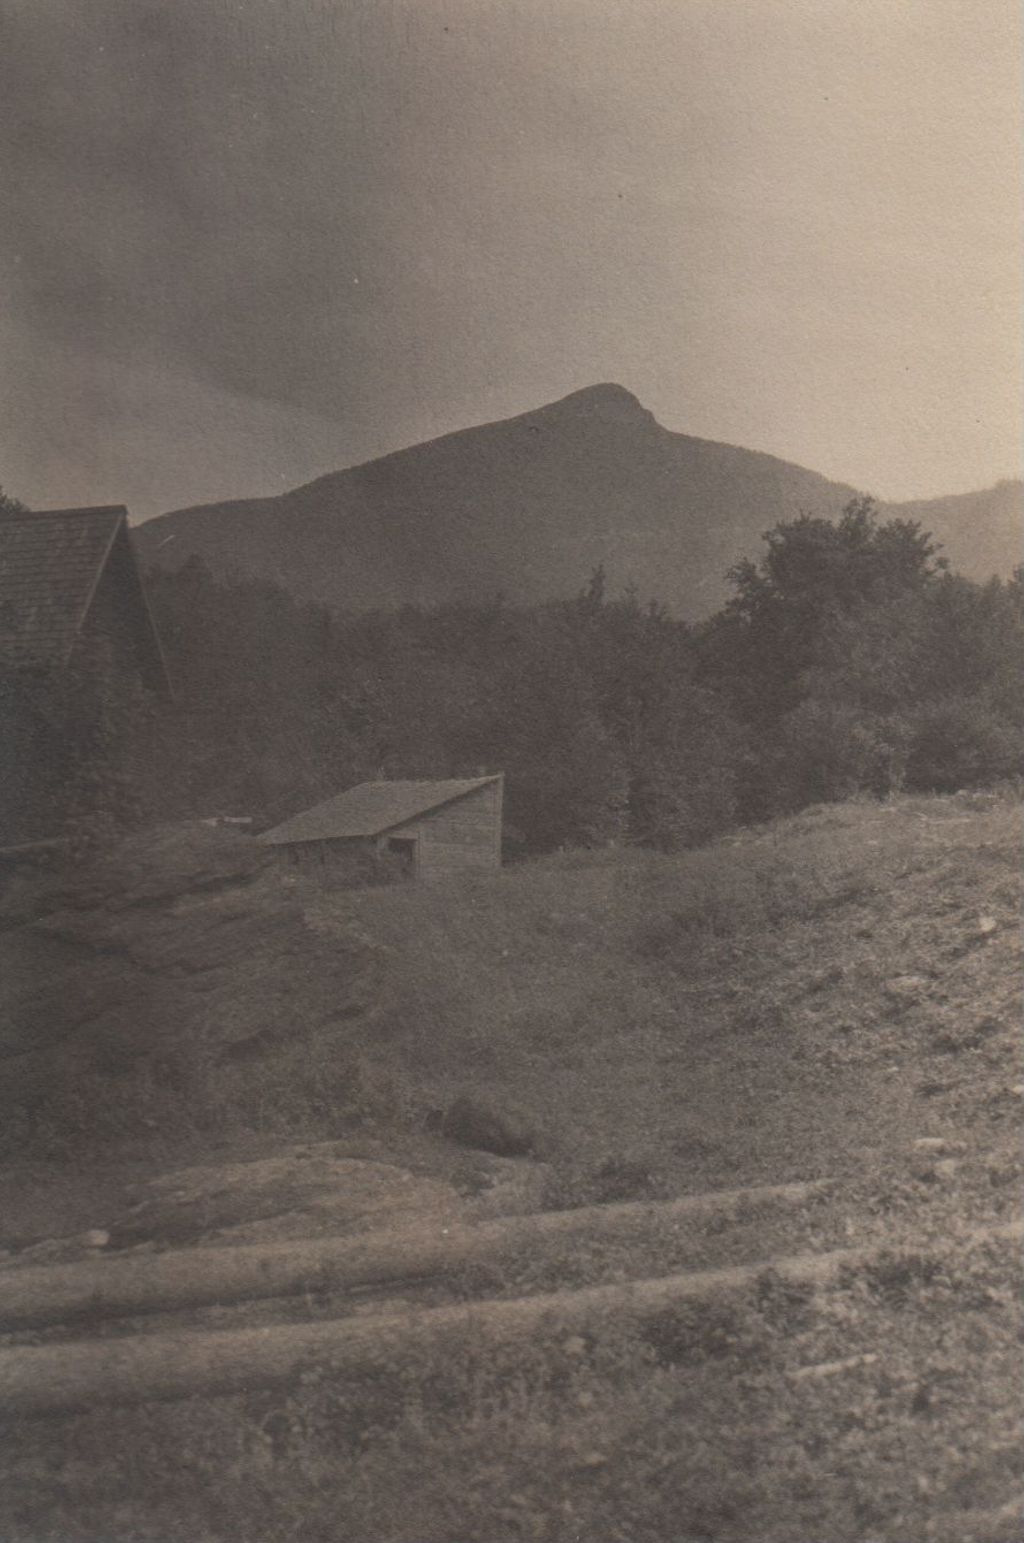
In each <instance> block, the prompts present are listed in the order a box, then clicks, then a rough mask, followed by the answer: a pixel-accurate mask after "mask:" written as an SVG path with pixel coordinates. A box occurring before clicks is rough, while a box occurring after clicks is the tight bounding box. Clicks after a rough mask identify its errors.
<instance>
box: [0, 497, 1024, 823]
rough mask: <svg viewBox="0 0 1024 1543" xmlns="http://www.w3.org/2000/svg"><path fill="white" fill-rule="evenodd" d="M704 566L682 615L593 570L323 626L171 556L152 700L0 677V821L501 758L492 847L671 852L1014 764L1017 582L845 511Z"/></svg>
mask: <svg viewBox="0 0 1024 1543" xmlns="http://www.w3.org/2000/svg"><path fill="white" fill-rule="evenodd" d="M730 581H731V590H732V595H731V598H730V600H729V601H728V603H727V604H726V605H725V606H724V608H723V609H722V610H721V611H720V612H719V613H718V614H717V615H715V616H714V617H712V618H711V619H710V620H709V621H707V622H705V623H702V624H700V625H699V626H692V625H689V624H687V623H686V622H685V621H682V620H679V619H677V618H675V617H673V616H672V615H671V614H670V613H669V612H668V611H667V610H666V609H665V608H664V607H663V606H661V605H660V604H658V603H657V602H656V601H646V600H643V599H641V597H639V596H638V595H636V594H635V593H633V592H629V591H627V592H625V593H620V594H610V593H609V592H608V586H607V583H606V579H605V575H604V573H603V572H602V571H601V570H598V571H597V572H595V573H594V574H592V575H591V576H590V579H589V581H588V582H587V583H586V584H585V585H584V586H583V588H582V589H581V591H580V593H579V594H578V595H576V596H574V597H571V598H567V599H565V600H562V601H557V602H551V603H547V604H543V605H535V606H529V607H525V606H518V605H513V604H509V603H507V602H506V601H504V600H503V599H502V598H501V597H494V598H493V599H490V600H488V601H485V602H481V603H479V604H448V605H441V606H436V607H432V608H428V609H420V608H415V607H406V608H403V609H401V610H397V611H394V612H386V613H385V612H373V613H370V614H367V615H359V616H339V615H336V614H332V613H330V612H328V611H327V610H325V609H323V608H321V607H317V606H312V605H305V604H302V603H300V602H297V601H295V600H294V599H292V598H291V597H290V596H289V595H288V594H286V593H285V592H284V591H283V590H281V589H280V588H277V587H275V586H274V585H272V584H267V583H261V582H259V583H258V582H254V581H250V580H242V579H238V580H235V581H231V582H224V581H218V580H214V579H213V578H212V577H211V575H210V574H209V572H208V571H207V570H206V569H205V568H204V566H203V565H202V563H201V562H200V561H199V560H198V559H192V560H190V561H189V562H187V563H186V564H185V565H184V566H183V567H182V568H181V569H179V570H178V571H176V572H174V573H165V572H155V573H153V574H151V575H149V579H148V583H149V592H150V600H151V605H152V608H153V611H154V615H155V618H156V622H157V627H158V630H159V632H160V635H161V638H162V640H163V644H164V648H165V651H166V654H167V661H168V667H169V670H170V673H171V677H172V680H173V682H174V685H175V692H176V703H175V705H174V707H173V708H171V709H169V710H168V709H165V708H158V707H156V706H155V705H154V704H153V703H152V702H148V701H147V700H146V698H145V696H144V694H143V693H142V692H141V691H135V690H133V689H131V688H130V687H128V686H126V685H125V683H124V682H121V683H119V684H116V685H115V684H113V683H107V682H104V681H101V680H97V679H96V678H95V677H94V676H91V677H89V678H87V679H84V678H82V679H76V678H75V677H74V672H72V674H71V676H68V675H65V676H64V677H63V678H62V679H59V680H58V679H53V678H50V679H44V678H42V677H40V676H38V675H36V674H26V673H25V672H23V671H22V672H18V671H13V672H12V671H10V670H8V671H7V672H6V673H5V674H4V675H3V677H2V678H0V740H2V743H3V746H4V749H3V751H2V755H3V760H4V764H3V765H0V782H2V784H3V792H2V793H0V800H2V806H3V807H2V808H0V821H2V826H3V831H4V833H5V834H6V836H7V839H13V837H14V835H15V834H17V835H24V834H26V833H27V832H30V833H31V834H53V833H54V831H55V830H56V829H57V828H62V827H64V826H66V825H67V824H68V823H69V822H70V823H72V824H75V823H76V822H77V823H78V824H81V825H82V826H83V828H85V827H88V826H89V824H90V822H92V823H93V824H95V823H97V822H100V823H102V822H107V823H111V822H113V823H120V824H125V823H138V822H147V821H153V820H165V819H173V818H178V817H182V816H185V815H191V814H201V815H213V814H222V813H229V814H243V815H250V816H252V817H253V818H254V820H255V821H256V822H257V824H258V825H261V826H262V825H269V824H273V823H275V822H276V821H277V820H279V819H283V818H285V817H286V816H287V815H289V814H291V813H293V812H294V811H296V810H298V809H302V808H305V807H308V806H309V805H310V804H312V803H314V802H316V801H317V800H318V799H321V798H324V797H327V796H329V795H331V794H333V793H335V792H338V791H339V790H341V789H343V788H345V787H347V786H349V785H351V784H353V783H355V782H358V781H361V780H365V779H369V778H376V777H383V778H397V777H452V776H466V775H474V774H476V773H477V772H480V771H497V770H502V771H504V772H505V774H506V789H507V823H508V840H509V848H510V852H513V853H514V852H521V853H523V854H527V853H531V852H542V851H547V850H551V849H552V848H555V847H558V846H562V845H586V844H596V843H605V842H608V841H628V842H635V843H642V844H646V845H652V846H657V847H660V848H673V847H682V846H689V845H693V844H695V843H698V842H701V841H704V840H707V839H709V838H711V837H713V836H714V835H716V834H719V833H720V832H722V831H724V830H727V829H729V828H731V827H733V826H735V825H736V824H738V823H742V822H748V821H751V820H757V819H763V818H767V817H769V816H771V815H773V814H776V813H781V812H787V811H792V810H795V809H798V808H800V807H802V806H804V805H806V804H808V803H813V802H821V801H829V800H834V799H839V798H846V797H850V796H852V795H854V794H857V793H869V794H874V795H878V796H884V795H886V794H889V793H892V792H895V791H898V790H900V789H903V788H907V789H913V790H920V791H932V790H936V791H948V790H952V789H956V788H960V787H965V786H979V785H986V784H989V783H992V782H995V781H998V780H1001V779H1005V778H1009V777H1014V776H1016V775H1018V774H1019V772H1020V769H1021V757H1022V751H1024V649H1022V647H1021V644H1022V641H1024V576H1022V573H1021V571H1020V570H1018V572H1017V573H1016V574H1015V575H1014V577H1013V578H1012V579H1010V580H1009V581H1006V582H1000V581H998V580H993V581H992V582H991V583H988V584H980V585H979V584H975V583H972V582H970V581H968V580H966V579H964V578H962V577H960V576H957V575H955V574H952V573H950V572H949V571H948V570H947V568H946V566H945V564H944V562H943V560H942V558H941V556H940V555H939V553H938V552H937V551H936V549H935V545H934V542H933V541H932V539H931V537H930V536H929V535H928V534H927V533H926V532H924V531H922V530H921V529H920V528H919V526H917V525H916V524H913V523H911V522H906V521H899V520H894V521H889V522H886V523H882V522H880V521H879V520H878V518H877V515H876V511H875V509H874V506H873V504H872V502H871V501H870V500H869V499H856V500H854V501H853V502H851V503H850V504H849V505H848V506H847V508H846V509H845V511H844V512H843V514H842V516H841V517H840V518H839V519H837V520H834V521H830V520H824V519H818V518H814V517H811V516H803V517H801V518H799V519H796V520H793V521H790V522H786V523H783V524H780V525H778V526H776V527H775V528H774V529H773V530H771V531H769V532H767V533H766V536H765V549H764V551H763V553H762V555H761V556H760V557H759V558H758V559H757V560H754V559H749V560H746V561H744V562H741V563H739V564H738V565H737V566H736V567H735V568H734V569H733V570H732V572H731V574H730ZM44 827H45V828H44Z"/></svg>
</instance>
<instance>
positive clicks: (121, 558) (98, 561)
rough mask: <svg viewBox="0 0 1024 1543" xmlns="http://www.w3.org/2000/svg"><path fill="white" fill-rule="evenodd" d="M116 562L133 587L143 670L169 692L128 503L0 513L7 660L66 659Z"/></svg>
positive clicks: (3, 654)
mask: <svg viewBox="0 0 1024 1543" xmlns="http://www.w3.org/2000/svg"><path fill="white" fill-rule="evenodd" d="M111 561H114V562H117V563H120V564H122V565H123V567H124V573H125V575H126V577H127V582H128V585H129V586H130V591H132V592H133V599H134V603H133V606H132V610H133V613H134V616H135V622H136V627H137V631H138V635H139V641H140V644H141V645H142V654H143V657H144V663H145V670H144V673H146V674H147V675H148V676H149V677H150V683H151V684H154V685H157V686H159V687H161V688H164V689H166V687H167V676H166V671H165V668H164V662H163V655H162V652H161V649H160V644H159V640H158V638H157V635H156V630H155V628H154V626H153V621H152V617H151V616H150V612H149V606H148V603H147V601H146V596H145V592H144V590H143V586H142V579H141V576H140V574H139V571H138V565H137V563H136V560H135V554H134V551H133V549H132V546H131V542H130V539H129V536H128V512H127V510H126V509H125V508H124V507H123V505H121V504H109V505H103V506H100V507H98V508H89V509H42V510H38V511H36V512H31V513H17V514H12V513H3V514H0V658H4V659H8V660H12V659H13V660H19V661H30V662H32V663H40V664H49V665H63V664H66V663H67V661H68V659H69V658H70V655H71V651H72V649H73V648H74V645H75V642H76V639H77V638H78V636H79V634H80V632H81V630H82V626H83V624H84V622H85V619H86V617H87V616H88V614H89V608H90V606H91V605H92V602H93V599H94V598H95V596H96V591H97V589H98V587H99V584H100V580H101V579H102V577H103V574H104V572H105V570H106V568H107V565H108V564H109V563H110V562H111Z"/></svg>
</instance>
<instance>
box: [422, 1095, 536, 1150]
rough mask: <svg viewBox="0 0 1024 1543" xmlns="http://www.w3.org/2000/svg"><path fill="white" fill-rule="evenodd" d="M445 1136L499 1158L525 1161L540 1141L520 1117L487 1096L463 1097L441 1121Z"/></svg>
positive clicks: (454, 1102) (450, 1107) (449, 1109)
mask: <svg viewBox="0 0 1024 1543" xmlns="http://www.w3.org/2000/svg"><path fill="white" fill-rule="evenodd" d="M441 1133H442V1135H444V1136H446V1137H447V1138H448V1140H449V1141H455V1142H457V1143H458V1145H459V1146H464V1147H477V1148H479V1149H480V1150H481V1151H483V1152H495V1153H496V1154H497V1155H498V1156H499V1157H525V1156H526V1155H527V1154H528V1153H530V1152H532V1151H533V1150H534V1147H535V1146H536V1142H537V1138H536V1133H535V1132H534V1131H533V1130H531V1129H530V1127H529V1125H528V1124H527V1122H526V1121H525V1120H524V1119H523V1118H522V1117H521V1116H520V1115H519V1113H518V1112H517V1111H515V1110H513V1109H511V1108H509V1107H508V1106H507V1105H501V1106H499V1105H498V1104H497V1103H495V1102H493V1101H492V1100H491V1099H490V1098H488V1097H487V1096H486V1095H485V1094H480V1093H460V1094H459V1095H458V1097H457V1098H456V1099H454V1100H453V1102H452V1103H451V1104H450V1105H449V1107H448V1109H447V1110H446V1112H445V1114H444V1117H443V1119H442V1121H441Z"/></svg>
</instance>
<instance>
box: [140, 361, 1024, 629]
mask: <svg viewBox="0 0 1024 1543" xmlns="http://www.w3.org/2000/svg"><path fill="white" fill-rule="evenodd" d="M854 491H855V490H854V489H853V488H851V487H848V486H845V485H844V484H841V483H834V482H829V481H828V480H827V479H826V478H824V477H821V476H819V475H818V474H817V473H815V472H812V471H807V470H805V469H804V468H802V467H799V466H794V465H792V464H790V463H789V462H786V461H782V460H779V459H777V458H775V457H773V456H770V455H764V454H761V453H759V452H754V451H750V450H743V449H739V448H737V447H735V446H732V445H725V444H718V443H715V442H713V441H711V440H703V439H694V438H692V437H690V436H689V435H686V434H675V433H672V432H670V431H669V430H667V429H664V428H662V427H661V426H660V425H659V424H658V423H657V422H656V421H655V419H654V417H653V416H652V414H651V413H649V412H647V411H646V410H645V409H644V408H643V407H642V406H641V404H640V403H639V402H638V401H637V399H636V398H635V397H634V396H632V395H631V394H630V393H629V392H628V391H625V390H624V389H623V388H622V387H620V386H614V385H602V386H593V387H590V388H588V389H586V390H583V391H578V392H575V393H574V394H573V395H571V396H568V397H566V398H564V399H563V400H562V401H559V402H554V403H551V404H550V405H548V406H546V407H541V408H539V409H537V410H536V411H533V412H529V413H525V414H523V415H522V416H520V417H516V418H510V419H507V420H504V421H502V422H498V423H490V424H484V425H482V426H480V427H478V428H471V429H465V430H462V431H461V432H459V433H455V434H448V435H445V436H444V437H443V438H440V439H435V440H431V441H429V442H428V443H426V444H422V445H416V446H413V447H411V448H409V449H406V450H401V451H398V452H396V453H395V454H392V455H388V456H385V457H383V458H382V459H380V460H376V461H371V462H368V463H367V464H365V465H363V466H356V467H352V468H350V469H348V470H345V471H338V472H334V473H332V474H330V475H328V476H326V477H321V478H319V479H318V480H317V481H315V482H311V483H309V484H308V485H306V486H305V487H301V488H297V489H295V490H294V491H293V492H289V493H284V494H281V495H279V496H278V497H275V498H265V499H247V500H239V501H236V502H230V503H221V504H210V505H205V506H201V507H198V508H193V509H184V510H177V511H175V512H173V513H170V514H166V515H163V516H161V517H159V518H158V519H154V520H151V521H149V522H148V523H146V524H145V525H143V526H140V527H139V528H138V529H137V530H136V532H135V538H136V541H137V543H138V545H139V549H140V551H141V553H142V555H143V557H144V559H145V560H146V561H147V562H151V563H154V564H157V565H160V566H169V567H178V566H180V565H181V564H182V563H184V562H185V561H186V560H187V558H188V557H189V556H191V555H193V554H199V555H200V556H201V557H202V558H203V559H204V560H205V561H206V562H207V564H208V565H209V566H210V568H211V569H212V570H213V572H214V573H215V574H218V575H224V574H227V573H230V572H238V573H241V574H245V575H251V576H254V577H260V578H269V579H274V580H277V581H279V582H280V583H282V584H284V585H285V586H286V587H287V588H288V589H290V590H291V591H292V592H293V593H294V594H295V595H296V596H300V597H302V598H306V599H312V600H317V601H321V602H324V603H326V604H329V605H331V606H335V607H340V608H352V609H357V610H359V609H366V608H370V607H374V606H396V605H401V604H405V603H419V604H431V603H435V602H438V601H443V600H450V599H462V600H465V599H470V600H482V599H486V598H489V597H490V596H492V595H494V594H496V593H499V592H500V593H504V594H505V595H507V596H508V597H509V598H510V599H512V600H516V601H524V602H531V601H536V600H541V599H546V598H550V597H556V596H563V595H567V594H573V593H575V592H576V591H577V590H579V589H580V588H581V587H582V586H583V584H585V582H586V580H587V578H588V576H589V574H590V573H591V572H592V571H593V569H594V568H596V567H597V565H598V564H601V563H603V564H604V566H605V569H606V571H607V573H608V576H609V579H610V581H611V583H612V585H613V587H619V586H623V585H625V584H628V583H632V584H634V585H635V586H636V587H637V589H638V590H639V592H640V593H641V594H642V595H645V596H646V595H650V596H655V597H657V598H658V599H660V600H662V601H664V602H665V603H667V604H670V605H671V606H673V607H674V608H675V609H676V610H677V612H678V613H679V614H681V615H683V616H685V617H688V618H692V619H697V618H699V617H701V616H705V615H708V614H710V612H712V611H713V610H715V609H717V607H718V606H719V605H720V604H721V602H722V600H723V599H724V597H725V593H726V583H725V574H726V571H727V569H728V568H729V567H730V566H731V564H733V563H734V562H736V561H737V560H738V559H739V558H741V557H744V556H748V555H751V554H754V553H756V551H757V550H758V547H759V543H760V540H761V536H762V534H763V532H764V531H765V530H767V529H769V528H770V527H771V526H773V525H775V524H776V523H777V522H778V521H780V520H784V519H792V518H794V517H795V516H796V515H798V514H800V513H803V512H807V513H812V514H817V515H822V516H825V517H830V516H834V515H836V514H837V513H838V512H839V510H840V509H841V508H842V506H843V505H844V504H845V503H846V502H847V500H848V499H849V498H851V497H852V496H853V493H854ZM1021 511H1022V489H1021V485H1020V484H1019V483H1003V484H1000V485H999V486H998V487H996V488H993V489H991V490H989V491H987V492H983V493H978V494H966V495H963V496H961V497H959V498H955V499H933V500H929V501H925V502H923V503H919V504H914V505H912V506H905V507H904V506H901V505H891V506H886V510H885V512H886V513H887V514H899V515H903V514H906V515H907V516H908V517H910V518H914V519H919V520H921V521H922V523H923V524H924V525H925V526H926V527H927V528H928V529H929V530H932V531H933V532H934V533H935V535H936V536H937V537H938V539H939V540H940V541H942V542H943V543H944V545H945V548H946V552H947V555H948V556H949V558H950V560H951V561H952V563H953V566H954V567H956V568H958V569H960V570H961V571H963V572H965V573H967V574H968V575H970V576H972V577H976V578H987V577H988V576H989V575H990V574H991V573H992V572H1000V573H1006V572H1008V571H1009V569H1010V568H1011V567H1012V565H1013V563H1014V562H1016V561H1017V560H1018V549H1019V532H1020V523H1021Z"/></svg>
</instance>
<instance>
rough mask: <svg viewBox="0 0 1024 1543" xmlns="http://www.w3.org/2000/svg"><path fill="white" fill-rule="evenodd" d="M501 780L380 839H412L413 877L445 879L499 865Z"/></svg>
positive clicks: (432, 811) (422, 816) (391, 831)
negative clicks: (414, 868)
mask: <svg viewBox="0 0 1024 1543" xmlns="http://www.w3.org/2000/svg"><path fill="white" fill-rule="evenodd" d="M501 806H502V779H501V778H500V777H497V778H495V780H494V781H493V782H488V783H485V784H484V786H483V787H480V788H477V789H476V790H475V791H474V792H472V793H467V794H465V796H464V797H462V798H457V799H455V801H454V802H453V803H450V804H445V805H443V806H442V807H441V808H440V809H433V810H431V811H430V812H429V813H427V814H422V815H418V816H417V818H416V819H415V820H410V821H409V822H408V823H407V824H405V825H401V826H396V827H395V828H394V830H390V831H388V833H387V837H384V838H382V841H383V843H384V845H385V846H386V843H387V839H388V838H391V837H415V839H416V877H417V878H419V879H436V878H447V877H448V876H450V875H457V874H460V873H473V872H482V871H485V870H488V869H493V868H499V867H500V866H501Z"/></svg>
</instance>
